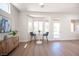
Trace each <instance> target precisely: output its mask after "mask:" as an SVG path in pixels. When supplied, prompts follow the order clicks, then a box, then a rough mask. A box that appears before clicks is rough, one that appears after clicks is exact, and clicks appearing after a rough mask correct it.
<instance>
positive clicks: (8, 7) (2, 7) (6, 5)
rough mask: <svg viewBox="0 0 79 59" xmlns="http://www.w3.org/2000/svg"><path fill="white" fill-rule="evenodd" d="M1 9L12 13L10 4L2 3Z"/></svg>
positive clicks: (0, 4)
mask: <svg viewBox="0 0 79 59" xmlns="http://www.w3.org/2000/svg"><path fill="white" fill-rule="evenodd" d="M0 9H1V10H3V11H5V12H8V13H10V5H9V4H8V3H0Z"/></svg>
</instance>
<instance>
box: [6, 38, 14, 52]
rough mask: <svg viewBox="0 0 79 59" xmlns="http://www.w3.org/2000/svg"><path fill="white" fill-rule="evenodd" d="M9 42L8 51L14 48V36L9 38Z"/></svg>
mask: <svg viewBox="0 0 79 59" xmlns="http://www.w3.org/2000/svg"><path fill="white" fill-rule="evenodd" d="M7 43H8V46H7V47H8V53H9V52H10V51H11V50H12V49H13V48H14V45H13V42H12V38H10V39H7Z"/></svg>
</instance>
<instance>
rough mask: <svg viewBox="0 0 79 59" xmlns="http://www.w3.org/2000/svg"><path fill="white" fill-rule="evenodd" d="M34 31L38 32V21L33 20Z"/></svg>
mask: <svg viewBox="0 0 79 59" xmlns="http://www.w3.org/2000/svg"><path fill="white" fill-rule="evenodd" d="M34 32H35V33H38V21H34Z"/></svg>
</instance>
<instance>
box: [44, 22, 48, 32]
mask: <svg viewBox="0 0 79 59" xmlns="http://www.w3.org/2000/svg"><path fill="white" fill-rule="evenodd" d="M44 25H45V26H44V31H45V32H48V30H49V23H48V22H45V23H44Z"/></svg>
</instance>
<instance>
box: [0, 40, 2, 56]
mask: <svg viewBox="0 0 79 59" xmlns="http://www.w3.org/2000/svg"><path fill="white" fill-rule="evenodd" d="M0 55H2V45H1V42H0Z"/></svg>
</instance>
